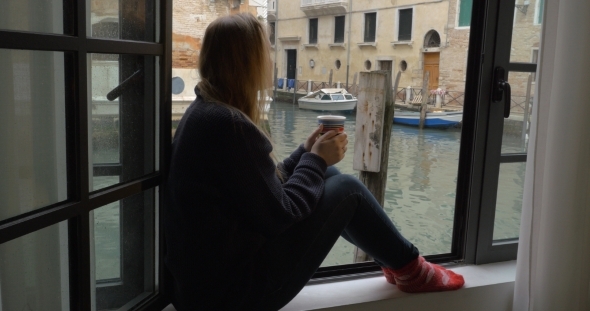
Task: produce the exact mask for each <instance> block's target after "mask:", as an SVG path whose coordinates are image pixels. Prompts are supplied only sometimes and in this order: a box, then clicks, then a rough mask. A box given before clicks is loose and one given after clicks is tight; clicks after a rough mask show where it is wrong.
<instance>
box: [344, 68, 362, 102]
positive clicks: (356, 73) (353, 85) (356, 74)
mask: <svg viewBox="0 0 590 311" xmlns="http://www.w3.org/2000/svg"><path fill="white" fill-rule="evenodd" d="M358 74H359V73H358V72H355V73H354V77H353V78H352V87H351V88H353V89H354V94H353V95H354V96H357V95H358V93H359V92H358V90H357V89H358V88H357V87H356V78H357V77H358ZM346 91H347V92H348V93H352V92H350V91H349V90H346Z"/></svg>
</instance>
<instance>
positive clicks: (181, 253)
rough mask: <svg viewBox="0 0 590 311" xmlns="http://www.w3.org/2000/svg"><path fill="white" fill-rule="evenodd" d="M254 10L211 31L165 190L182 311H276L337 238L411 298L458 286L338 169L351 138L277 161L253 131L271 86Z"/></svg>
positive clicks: (327, 138) (334, 137)
mask: <svg viewBox="0 0 590 311" xmlns="http://www.w3.org/2000/svg"><path fill="white" fill-rule="evenodd" d="M267 38H268V37H267V36H266V34H265V31H264V29H263V26H262V25H261V24H260V23H259V22H258V21H257V20H256V18H254V17H253V16H252V15H249V14H238V15H231V16H226V17H221V18H219V19H217V20H215V21H214V22H213V23H211V25H209V27H208V28H207V30H206V32H205V36H204V39H203V45H202V49H201V53H200V60H199V64H200V66H199V70H200V74H201V78H202V81H201V82H200V83H199V84H198V85H197V87H196V88H195V92H196V95H197V98H196V99H195V101H194V102H193V103H192V104H191V105H190V107H189V108H188V109H187V111H186V113H185V115H184V116H183V118H182V121H181V122H180V124H179V126H178V129H177V131H176V134H175V137H174V141H173V148H172V158H171V166H170V175H169V178H168V183H167V185H166V190H165V191H166V197H167V199H166V200H167V201H166V203H165V207H164V208H165V214H164V215H165V219H164V226H165V227H164V228H165V237H166V245H167V251H166V259H165V263H166V267H167V269H168V270H169V272H170V275H171V278H170V279H168V280H167V282H169V283H168V284H169V285H170V287H171V288H172V290H171V299H172V302H173V304H174V306H175V307H176V309H177V310H179V311H185V310H191V311H192V310H278V309H280V308H281V307H283V306H284V305H285V304H287V303H288V302H289V301H290V300H291V299H292V298H293V297H295V295H296V294H297V293H298V292H299V291H300V290H301V289H302V288H303V286H304V285H305V284H306V283H307V281H308V280H309V279H310V278H311V276H312V275H313V273H314V272H315V271H316V269H317V268H318V267H319V266H320V264H321V263H322V261H323V260H324V258H325V257H326V256H327V254H328V252H329V251H330V249H331V248H332V246H333V245H334V243H335V242H336V240H337V239H338V237H339V236H342V237H344V238H345V239H346V240H347V241H349V242H350V243H352V244H354V245H356V246H358V247H359V248H360V249H362V250H363V251H365V252H366V253H367V254H369V255H370V256H371V257H373V258H375V261H376V262H377V263H378V264H379V265H380V266H381V267H382V269H383V272H384V274H385V277H386V279H387V281H388V282H390V283H393V284H397V286H398V287H399V289H400V290H402V291H405V292H427V291H443V290H454V289H458V288H461V287H462V286H463V283H464V281H463V277H462V276H460V275H457V274H455V273H453V272H452V271H448V270H445V269H444V268H442V267H440V266H437V265H434V264H431V263H428V262H426V261H425V260H424V258H423V257H422V256H420V255H419V252H418V249H416V247H414V245H412V244H411V243H410V242H409V241H407V240H406V239H405V238H404V237H403V236H402V235H401V234H400V233H399V232H398V231H397V230H396V228H395V226H394V225H393V223H392V222H391V220H390V219H389V218H388V216H387V215H386V214H385V213H384V211H383V209H382V208H381V206H379V204H378V202H377V201H376V200H375V198H374V197H373V195H372V194H371V193H370V192H369V191H368V190H367V188H366V187H365V186H364V185H363V184H362V183H361V182H360V181H359V180H358V179H357V178H355V177H353V176H350V175H344V174H340V173H339V172H338V170H336V169H335V168H334V167H332V165H334V164H336V163H338V162H339V161H340V160H342V158H343V157H344V155H345V153H346V150H347V144H348V139H347V135H346V133H343V134H337V133H336V132H334V131H330V132H327V133H326V134H324V135H321V136H319V133H320V131H321V127H320V128H318V129H316V130H314V131H313V132H312V133H311V135H310V136H309V138H308V139H307V140H306V141H305V142H304V143H303V144H302V145H300V146H299V148H297V150H295V152H293V154H291V156H290V157H289V158H287V159H285V160H284V161H283V162H282V163H278V164H277V163H276V161H274V157H273V153H272V145H271V143H270V141H269V138H268V135H267V134H266V133H265V132H264V130H263V129H262V128H261V127H260V126H258V121H259V117H260V115H261V111H263V107H264V98H265V96H258V95H257V94H258V92H260V94H265V90H266V89H268V88H269V86H270V84H271V83H272V82H271V81H272V80H271V60H270V56H269V42H268V41H267V40H268V39H267Z"/></svg>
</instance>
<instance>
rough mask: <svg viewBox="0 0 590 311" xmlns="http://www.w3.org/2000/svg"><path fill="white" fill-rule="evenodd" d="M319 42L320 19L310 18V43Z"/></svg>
mask: <svg viewBox="0 0 590 311" xmlns="http://www.w3.org/2000/svg"><path fill="white" fill-rule="evenodd" d="M316 43H318V19H317V18H310V19H309V44H316Z"/></svg>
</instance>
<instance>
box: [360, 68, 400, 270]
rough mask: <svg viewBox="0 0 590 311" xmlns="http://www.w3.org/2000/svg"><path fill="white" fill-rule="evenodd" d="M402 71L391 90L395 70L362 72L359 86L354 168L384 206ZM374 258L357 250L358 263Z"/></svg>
mask: <svg viewBox="0 0 590 311" xmlns="http://www.w3.org/2000/svg"><path fill="white" fill-rule="evenodd" d="M400 76H401V72H398V73H397V75H396V77H395V83H394V86H393V89H392V87H391V71H385V70H384V71H372V72H361V73H360V80H359V85H358V96H357V99H358V101H357V109H356V110H357V112H356V129H355V143H354V159H353V169H355V170H359V171H360V172H359V179H360V180H361V181H362V182H363V184H365V186H367V188H368V189H369V191H371V193H372V194H373V195H374V196H375V199H377V202H379V204H381V207H383V205H384V203H385V185H386V182H387V165H388V160H389V143H390V141H391V127H392V125H393V104H394V97H393V90H396V89H397V87H398V84H399V79H400ZM370 259H371V258H370V257H369V256H368V255H367V254H366V253H365V252H363V251H362V250H360V249H358V248H355V251H354V262H363V261H368V260H370Z"/></svg>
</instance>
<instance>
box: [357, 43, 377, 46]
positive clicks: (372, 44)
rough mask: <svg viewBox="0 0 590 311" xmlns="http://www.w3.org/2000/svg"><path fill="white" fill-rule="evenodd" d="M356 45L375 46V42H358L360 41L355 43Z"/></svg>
mask: <svg viewBox="0 0 590 311" xmlns="http://www.w3.org/2000/svg"><path fill="white" fill-rule="evenodd" d="M357 45H358V46H359V47H363V46H371V47H377V42H360V43H357Z"/></svg>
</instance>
